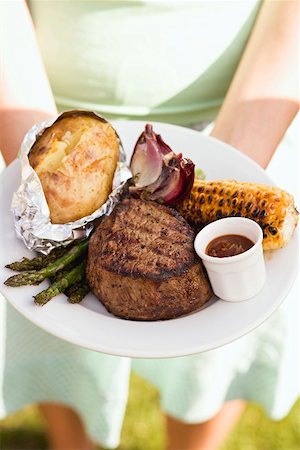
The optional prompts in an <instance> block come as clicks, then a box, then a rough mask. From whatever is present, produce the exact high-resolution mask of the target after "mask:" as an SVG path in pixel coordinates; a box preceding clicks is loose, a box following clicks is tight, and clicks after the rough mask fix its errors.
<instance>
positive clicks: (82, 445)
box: [39, 403, 95, 450]
mask: <svg viewBox="0 0 300 450" xmlns="http://www.w3.org/2000/svg"><path fill="white" fill-rule="evenodd" d="M39 409H40V411H41V412H42V414H43V416H44V417H45V419H46V423H47V434H48V440H49V448H50V450H92V449H94V448H95V446H94V445H93V444H92V442H91V441H90V439H89V437H88V436H87V434H86V431H85V428H84V424H83V423H82V421H81V419H80V417H79V416H78V414H76V413H75V411H73V410H72V409H71V408H68V407H66V406H63V405H60V404H55V403H41V404H39Z"/></svg>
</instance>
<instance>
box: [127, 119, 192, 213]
mask: <svg viewBox="0 0 300 450" xmlns="http://www.w3.org/2000/svg"><path fill="white" fill-rule="evenodd" d="M130 168H131V171H132V174H133V181H134V183H135V185H134V186H131V187H130V189H129V191H130V193H131V194H132V195H134V196H135V197H143V198H144V199H148V200H156V201H158V202H159V203H164V204H165V205H167V206H176V205H178V204H179V203H182V202H183V200H185V198H187V197H188V195H189V194H190V192H191V189H192V186H193V183H194V178H195V165H194V163H193V162H192V161H191V160H190V159H187V158H183V157H182V154H181V153H179V154H178V155H176V154H175V153H174V152H173V151H172V149H171V148H170V147H169V146H168V145H167V144H166V143H165V142H164V141H163V139H162V137H161V136H160V135H159V134H156V133H154V131H153V128H152V125H150V124H147V125H146V127H145V131H144V132H143V133H142V134H141V135H140V137H139V138H138V140H137V143H136V145H135V147H134V152H133V155H132V157H131V161H130Z"/></svg>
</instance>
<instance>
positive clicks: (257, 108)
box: [211, 0, 299, 167]
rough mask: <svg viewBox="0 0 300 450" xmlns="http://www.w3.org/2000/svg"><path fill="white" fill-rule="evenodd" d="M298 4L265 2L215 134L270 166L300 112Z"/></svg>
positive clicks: (228, 94) (213, 133)
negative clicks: (278, 146)
mask: <svg viewBox="0 0 300 450" xmlns="http://www.w3.org/2000/svg"><path fill="white" fill-rule="evenodd" d="M298 83H299V2H298V0H295V1H293V0H279V1H276V0H267V1H264V3H263V5H262V7H261V10H260V12H259V16H258V19H257V21H256V24H255V26H254V29H253V32H252V35H251V37H250V40H249V42H248V44H247V47H246V50H245V52H244V55H243V58H242V60H241V62H240V64H239V67H238V69H237V72H236V74H235V76H234V79H233V81H232V83H231V86H230V89H229V91H228V93H227V96H226V98H225V101H224V104H223V106H222V108H221V110H220V112H219V114H218V117H217V120H216V123H215V127H214V129H213V131H212V133H211V134H212V136H215V137H217V138H218V139H221V140H222V141H224V142H227V143H228V144H231V145H233V146H234V147H236V148H238V149H239V150H241V151H242V152H243V153H246V154H247V155H248V156H250V157H251V158H252V159H254V160H255V161H256V162H257V163H258V164H260V165H261V166H262V167H266V166H267V165H268V163H269V161H270V159H271V158H272V155H273V153H274V151H275V149H276V147H277V145H278V144H279V142H280V140H281V139H282V137H283V135H284V133H285V131H286V130H287V128H288V126H289V125H290V123H291V122H292V120H293V118H294V117H295V115H296V113H297V111H298V109H299V98H298V96H299V91H298V90H299V86H298Z"/></svg>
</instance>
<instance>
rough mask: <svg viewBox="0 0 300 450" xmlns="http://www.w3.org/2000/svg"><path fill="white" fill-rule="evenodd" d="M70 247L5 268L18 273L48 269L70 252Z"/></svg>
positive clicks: (8, 265)
mask: <svg viewBox="0 0 300 450" xmlns="http://www.w3.org/2000/svg"><path fill="white" fill-rule="evenodd" d="M68 249H69V247H58V248H54V249H53V250H52V251H51V252H50V253H49V255H39V256H37V257H36V258H33V259H28V258H23V259H21V261H15V262H13V263H11V264H6V266H5V267H7V268H8V269H11V270H15V271H17V272H23V271H25V270H26V271H27V270H40V269H43V268H44V267H47V266H48V265H49V264H51V263H52V262H54V261H56V260H57V259H58V258H60V257H61V256H62V255H63V254H64V253H66V252H67V251H68Z"/></svg>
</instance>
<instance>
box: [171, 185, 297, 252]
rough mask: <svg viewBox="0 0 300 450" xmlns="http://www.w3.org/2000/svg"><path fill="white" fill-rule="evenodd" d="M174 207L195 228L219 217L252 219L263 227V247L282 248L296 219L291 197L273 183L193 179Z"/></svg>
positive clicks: (289, 236) (291, 232) (294, 225)
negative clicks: (188, 190) (179, 201)
mask: <svg viewBox="0 0 300 450" xmlns="http://www.w3.org/2000/svg"><path fill="white" fill-rule="evenodd" d="M178 209H179V212H180V213H181V214H182V215H183V217H185V218H186V220H187V221H188V222H189V223H190V224H191V225H192V226H194V227H196V228H198V229H199V228H201V227H203V226H204V225H206V224H207V223H210V222H213V221H214V220H217V219H221V218H223V217H231V216H240V217H247V218H249V219H252V220H255V222H257V223H258V224H259V225H260V226H261V228H262V230H263V233H264V239H263V248H264V249H265V250H270V249H275V248H279V247H283V246H284V245H285V244H286V243H287V242H288V241H289V240H290V238H291V236H292V234H293V231H294V229H295V227H296V225H297V221H298V211H297V210H296V208H295V205H294V199H293V197H292V195H290V194H289V193H288V192H286V191H283V190H281V189H279V188H277V187H274V186H266V185H263V184H256V183H245V182H240V181H231V180H230V181H229V180H221V181H202V180H196V181H195V182H194V185H193V188H192V191H191V193H190V196H189V197H188V198H187V199H186V200H185V201H184V202H183V203H182V204H181V205H180V206H179V207H178Z"/></svg>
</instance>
